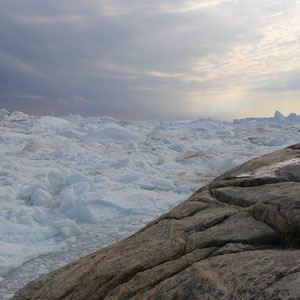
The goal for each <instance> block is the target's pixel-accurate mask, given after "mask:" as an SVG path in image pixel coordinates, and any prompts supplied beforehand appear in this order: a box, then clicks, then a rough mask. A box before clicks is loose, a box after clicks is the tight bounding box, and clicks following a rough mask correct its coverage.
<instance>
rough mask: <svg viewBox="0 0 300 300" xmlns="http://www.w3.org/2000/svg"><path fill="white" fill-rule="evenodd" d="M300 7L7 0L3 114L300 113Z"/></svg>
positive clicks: (1, 37) (0, 2)
mask: <svg viewBox="0 0 300 300" xmlns="http://www.w3.org/2000/svg"><path fill="white" fill-rule="evenodd" d="M299 16H300V0H272V1H271V0H264V1H261V0H232V1H223V0H199V1H190V0H151V1H149V0H84V1H82V0H68V1H67V0H59V1H58V0H43V1H41V0H0V108H1V107H4V108H6V109H8V110H9V111H14V110H19V111H23V112H26V113H30V114H38V115H43V114H50V113H54V114H55V115H65V114H68V113H70V112H71V113H73V114H75V113H80V114H82V115H84V116H96V115H109V116H112V117H115V118H118V119H121V120H144V119H154V118H161V117H163V118H167V119H196V118H201V117H212V118H219V119H225V120H232V119H233V118H242V117H252V116H255V117H259V116H271V115H273V114H274V112H275V110H279V111H281V112H282V113H283V114H285V115H287V114H289V113H290V112H295V113H298V114H300V17H299Z"/></svg>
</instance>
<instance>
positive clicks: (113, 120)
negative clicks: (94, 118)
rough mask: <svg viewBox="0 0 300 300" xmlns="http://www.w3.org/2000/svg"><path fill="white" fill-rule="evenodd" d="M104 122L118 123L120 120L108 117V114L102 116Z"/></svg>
mask: <svg viewBox="0 0 300 300" xmlns="http://www.w3.org/2000/svg"><path fill="white" fill-rule="evenodd" d="M100 119H101V122H102V123H116V122H119V120H117V119H114V118H111V117H107V116H103V117H101V118H100Z"/></svg>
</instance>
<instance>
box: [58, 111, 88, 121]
mask: <svg viewBox="0 0 300 300" xmlns="http://www.w3.org/2000/svg"><path fill="white" fill-rule="evenodd" d="M63 119H65V120H67V121H69V122H81V121H83V120H84V118H83V117H82V116H81V115H79V114H76V115H73V114H71V113H70V114H69V115H68V116H64V117H63Z"/></svg>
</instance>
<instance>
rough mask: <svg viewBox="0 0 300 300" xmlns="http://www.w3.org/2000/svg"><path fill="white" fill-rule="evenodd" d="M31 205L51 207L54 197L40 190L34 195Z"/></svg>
mask: <svg viewBox="0 0 300 300" xmlns="http://www.w3.org/2000/svg"><path fill="white" fill-rule="evenodd" d="M30 203H31V204H32V205H37V206H45V207H50V206H51V203H52V197H51V195H50V194H49V193H47V192H46V191H44V190H42V189H40V188H38V189H36V190H35V191H34V193H33V194H32V196H31V198H30Z"/></svg>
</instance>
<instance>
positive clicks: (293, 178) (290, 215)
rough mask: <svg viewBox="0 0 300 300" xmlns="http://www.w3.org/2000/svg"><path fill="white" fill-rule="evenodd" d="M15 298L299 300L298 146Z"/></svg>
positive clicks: (219, 183) (230, 177) (257, 162)
mask: <svg viewBox="0 0 300 300" xmlns="http://www.w3.org/2000/svg"><path fill="white" fill-rule="evenodd" d="M13 299H15V300H17V299H18V300H20V299H28V300H29V299H30V300H34V299H49V300H55V299H73V300H74V299H82V300H89V299H90V300H92V299H107V300H108V299H122V300H123V299H136V300H137V299H139V300H140V299H163V300H167V299H173V300H175V299H214V300H215V299H237V300H241V299H255V300H260V299H261V300H262V299H300V144H298V145H295V146H291V147H289V148H287V149H283V150H281V151H277V152H274V153H271V154H269V155H265V156H263V157H260V158H256V159H253V160H251V161H249V162H247V163H245V164H243V165H241V166H240V167H237V168H235V169H233V170H231V171H229V172H227V173H225V174H224V175H222V176H220V177H218V178H216V179H215V180H214V181H213V182H212V183H210V184H209V185H207V186H205V187H203V188H201V189H200V190H199V191H197V192H196V193H195V194H194V195H192V197H190V198H189V199H188V200H186V201H185V202H184V203H182V204H181V205H179V206H177V207H176V208H174V209H173V210H172V211H170V212H169V213H167V214H164V215H162V216H161V217H160V218H158V219H156V220H155V221H153V222H151V223H150V224H148V225H147V226H146V227H144V228H143V229H141V230H140V231H139V232H137V233H136V234H134V235H132V236H130V237H128V238H126V239H124V240H122V241H120V242H118V243H116V244H113V245H111V246H109V247H106V248H104V249H101V250H99V251H98V252H95V253H93V254H90V255H88V256H86V257H84V258H81V259H79V260H77V261H75V262H73V263H70V264H68V265H66V266H64V267H63V268H61V269H59V270H57V271H55V272H52V273H50V274H48V275H46V276H43V277H41V278H39V279H37V280H35V281H33V282H32V283H30V284H28V285H27V286H25V287H24V288H23V289H22V290H20V291H19V292H17V293H16V295H15V296H14V298H13Z"/></svg>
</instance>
